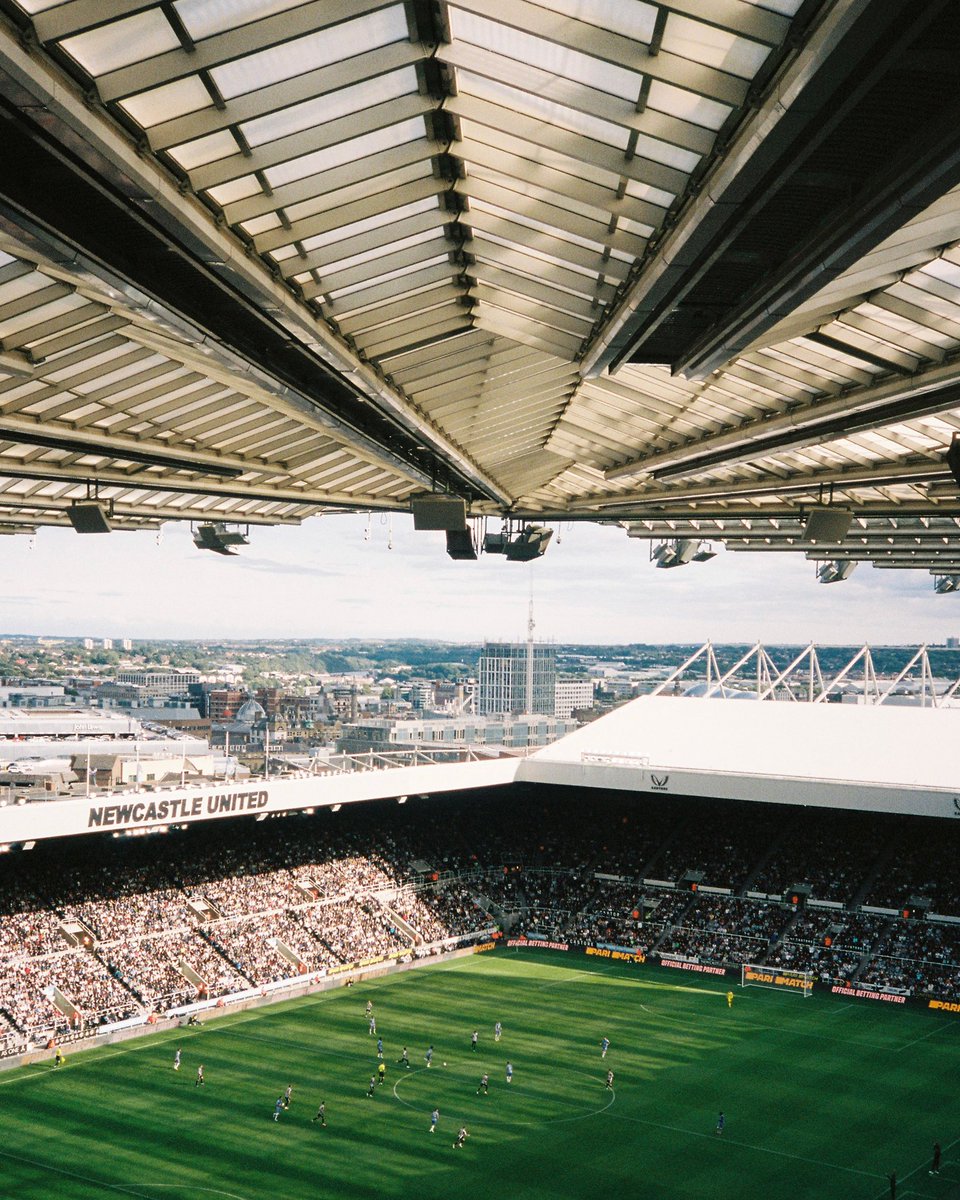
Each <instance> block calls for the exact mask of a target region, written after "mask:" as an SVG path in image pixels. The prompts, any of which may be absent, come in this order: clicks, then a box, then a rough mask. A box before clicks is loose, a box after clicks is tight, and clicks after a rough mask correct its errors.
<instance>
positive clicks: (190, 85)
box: [120, 75, 213, 129]
mask: <svg viewBox="0 0 960 1200" xmlns="http://www.w3.org/2000/svg"><path fill="white" fill-rule="evenodd" d="M120 107H121V108H122V109H123V110H124V111H125V112H128V113H129V114H130V116H131V117H133V119H134V120H135V121H136V122H137V124H138V125H140V126H141V127H142V128H144V129H149V128H150V127H151V126H152V125H159V124H160V122H161V121H170V120H172V119H173V118H174V117H182V116H185V115H186V114H187V113H192V112H199V111H200V110H201V109H203V108H212V107H213V99H212V98H211V96H210V93H209V92H208V91H207V89H206V88H205V87H204V86H203V83H202V81H201V80H200V79H199V78H198V77H197V76H196V75H188V76H187V77H186V79H175V80H174V81H173V83H166V84H164V85H163V87H158V88H153V89H151V90H150V91H149V92H141V93H140V94H139V95H137V96H128V97H127V98H126V99H125V100H122V101H121V102H120Z"/></svg>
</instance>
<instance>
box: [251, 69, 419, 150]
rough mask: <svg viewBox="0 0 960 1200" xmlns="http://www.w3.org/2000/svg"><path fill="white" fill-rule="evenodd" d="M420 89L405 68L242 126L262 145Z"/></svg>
mask: <svg viewBox="0 0 960 1200" xmlns="http://www.w3.org/2000/svg"><path fill="white" fill-rule="evenodd" d="M416 90H417V75H416V72H415V71H414V70H413V68H412V67H410V68H407V69H406V70H402V71H392V72H390V74H389V75H380V76H378V77H377V78H376V79H367V80H364V82H363V83H358V84H355V85H354V86H353V87H346V88H341V89H340V90H339V91H336V92H329V93H327V94H326V95H324V96H318V97H317V99H316V100H308V101H307V102H306V103H304V104H297V105H294V106H293V107H292V108H285V109H282V110H281V111H280V112H276V113H269V114H268V115H267V116H265V117H259V118H257V119H256V120H253V121H247V122H246V123H245V124H244V125H243V126H242V127H241V128H242V129H243V135H244V137H245V138H246V139H247V142H248V143H249V144H250V145H251V146H260V145H263V144H264V143H265V142H272V141H276V140H277V139H278V138H282V137H287V136H288V135H289V134H291V133H299V132H300V131H301V130H302V129H312V128H314V127H316V126H318V125H323V124H325V123H327V122H329V121H335V120H336V119H337V118H338V117H344V116H348V115H350V114H352V113H356V112H360V111H362V110H363V109H365V108H370V107H372V106H373V105H374V104H386V103H387V102H388V101H390V100H396V99H397V98H398V97H399V96H404V95H409V94H410V93H412V92H416Z"/></svg>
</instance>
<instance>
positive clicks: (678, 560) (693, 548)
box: [653, 538, 713, 568]
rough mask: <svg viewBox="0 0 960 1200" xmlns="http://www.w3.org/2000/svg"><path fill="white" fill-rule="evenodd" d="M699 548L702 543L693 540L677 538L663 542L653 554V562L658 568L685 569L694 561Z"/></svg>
mask: <svg viewBox="0 0 960 1200" xmlns="http://www.w3.org/2000/svg"><path fill="white" fill-rule="evenodd" d="M699 546H700V543H699V542H695V541H693V540H692V539H691V538H677V539H675V540H674V541H671V542H661V544H660V545H659V546H657V547H656V549H655V550H654V552H653V560H654V562H655V563H656V564H657V566H658V567H663V568H666V567H683V566H686V564H687V563H689V562H693V561H694V559H695V558H696V555H697V550H698V547H699ZM712 557H713V555H712V554H708V555H707V558H712ZM699 561H701V562H702V561H703V560H702V559H701V560H699Z"/></svg>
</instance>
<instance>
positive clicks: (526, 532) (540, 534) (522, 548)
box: [504, 525, 553, 562]
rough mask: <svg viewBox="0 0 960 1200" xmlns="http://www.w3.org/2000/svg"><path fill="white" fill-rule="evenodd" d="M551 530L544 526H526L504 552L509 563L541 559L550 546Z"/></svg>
mask: <svg viewBox="0 0 960 1200" xmlns="http://www.w3.org/2000/svg"><path fill="white" fill-rule="evenodd" d="M552 537H553V530H552V529H549V528H547V526H546V525H526V526H524V528H523V529H522V530H521V531H520V532H519V533H518V534H517V536H516V537H515V538H514V539H513V541H511V542H508V543H507V548H506V550H504V554H506V556H507V559H508V561H509V562H531V561H532V560H533V559H535V558H542V557H543V556H544V554H546V552H547V547H548V546H549V545H550V539H551V538H552Z"/></svg>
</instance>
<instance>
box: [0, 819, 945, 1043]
mask: <svg viewBox="0 0 960 1200" xmlns="http://www.w3.org/2000/svg"><path fill="white" fill-rule="evenodd" d="M345 818H347V819H345ZM867 818H869V819H867ZM935 825H936V827H934V826H935ZM195 828H196V827H195ZM898 847H901V848H902V853H900V852H898ZM958 849H960V833H958V832H957V831H956V830H954V829H953V828H950V829H948V830H946V831H944V830H943V829H942V827H941V826H940V825H939V824H938V823H933V822H929V821H927V822H924V821H922V820H920V819H916V820H914V821H913V822H912V823H911V822H908V821H904V820H903V819H896V818H884V819H882V820H878V819H877V818H876V815H875V814H872V815H871V814H866V815H865V814H856V813H838V812H835V811H826V812H812V813H811V812H809V811H800V810H793V809H791V810H784V809H780V808H778V807H776V806H770V807H767V806H754V807H753V808H744V807H743V806H739V807H738V806H731V805H720V804H714V805H712V804H710V803H709V802H706V801H690V802H684V801H671V803H670V804H669V805H664V804H663V802H662V800H661V799H660V798H656V797H653V798H648V802H641V801H639V800H638V798H636V797H631V798H629V800H624V799H623V798H622V797H614V796H611V797H603V796H601V797H599V798H596V800H595V803H593V804H592V805H591V806H590V807H589V808H585V807H583V806H582V804H580V803H578V802H577V800H570V799H569V797H566V796H565V798H564V799H563V800H557V801H556V802H550V801H545V800H543V799H542V797H539V798H536V799H532V800H531V802H530V804H529V805H528V806H526V807H525V806H522V805H518V804H517V802H516V801H515V800H514V801H512V802H510V803H505V802H503V801H502V800H500V799H497V798H496V797H489V798H486V799H484V798H480V799H478V798H473V799H472V800H471V801H470V802H464V803H462V804H458V802H457V801H455V800H449V801H444V802H436V801H432V802H429V803H426V804H424V805H422V806H417V805H416V804H412V805H407V806H405V807H404V808H403V809H398V807H397V806H396V805H390V806H386V805H383V806H374V805H371V806H357V810H356V811H355V812H351V813H350V814H349V817H347V814H340V815H339V817H336V818H335V817H333V816H332V815H331V814H330V813H323V814H322V815H319V814H318V816H317V818H316V819H315V820H314V819H308V818H305V817H297V818H291V819H289V820H288V821H282V822H276V821H275V822H269V823H265V824H260V825H257V826H255V827H254V826H252V825H251V824H249V823H247V824H240V823H237V824H225V825H223V826H221V827H220V828H218V829H211V828H209V827H208V828H206V829H204V828H203V827H202V826H201V827H199V832H196V833H195V832H194V829H191V831H190V835H189V836H188V835H187V834H186V833H180V834H172V835H170V836H169V837H168V838H162V839H159V838H158V839H130V840H123V839H121V840H120V841H119V842H117V841H114V840H108V839H98V838H91V839H88V840H87V841H86V842H85V843H84V847H83V852H82V853H78V854H72V853H71V852H70V847H69V846H68V847H66V848H65V847H64V846H63V845H62V844H60V845H58V846H51V847H50V848H43V847H41V848H38V850H36V851H35V852H34V853H33V854H31V855H29V856H28V855H17V856H13V855H11V856H7V857H6V862H5V863H4V864H3V865H4V867H5V870H4V873H3V875H2V877H0V1053H2V1052H3V1047H4V1046H11V1045H14V1044H20V1043H22V1041H23V1040H24V1039H25V1038H28V1039H29V1040H31V1041H33V1042H34V1043H35V1042H36V1041H37V1040H38V1038H40V1037H43V1036H64V1035H67V1034H69V1033H71V1032H76V1030H77V1027H78V1022H79V1026H80V1028H81V1029H89V1028H90V1027H95V1026H97V1025H99V1024H103V1023H105V1022H108V1021H115V1020H122V1019H124V1018H125V1017H130V1016H137V1015H141V1016H142V1015H144V1014H147V1013H149V1012H163V1011H166V1010H167V1009H169V1008H175V1007H177V1006H178V1005H183V1004H188V1003H190V1002H191V1001H193V1000H195V999H197V998H209V999H213V998H215V997H219V996H225V995H229V994H232V993H235V992H237V991H241V990H244V989H246V988H251V987H254V988H256V987H263V986H265V985H267V984H273V983H276V982H278V981H281V980H284V979H289V978H291V977H295V976H297V975H298V974H305V973H324V972H327V971H330V970H332V969H339V968H342V967H344V966H346V965H349V964H352V963H357V962H360V961H362V960H367V959H371V958H374V957H376V956H384V955H394V956H401V955H404V954H407V953H412V954H420V953H423V952H424V951H425V949H426V948H429V946H430V945H432V944H435V943H441V942H443V941H445V940H448V939H450V938H456V937H465V936H473V935H478V934H479V933H480V932H481V931H483V930H485V929H488V928H489V927H490V925H491V923H492V922H493V921H496V922H497V923H499V924H500V925H501V926H502V927H503V928H504V930H505V931H507V932H511V933H525V932H526V933H530V934H539V935H541V936H547V937H550V938H551V939H554V938H556V939H563V940H566V941H574V942H589V943H605V944H609V945H614V946H623V947H631V948H636V949H638V950H641V951H643V952H644V953H648V954H649V953H661V954H670V955H680V956H683V957H687V958H696V959H699V960H701V961H703V962H710V963H727V964H736V963H739V962H745V961H750V962H757V963H762V962H767V963H769V964H771V965H776V966H781V967H788V968H792V969H799V970H810V971H814V972H816V973H817V974H818V975H819V976H820V977H821V978H822V979H824V980H845V981H850V980H857V981H859V982H862V983H864V984H867V985H870V986H874V987H885V988H888V989H898V990H904V991H909V992H913V993H918V994H922V995H941V996H950V997H954V998H956V997H957V996H958V994H960V933H958V932H955V930H956V929H957V928H958V927H957V926H952V925H949V924H943V923H937V922H934V921H928V920H923V919H916V918H913V917H910V918H909V919H904V917H903V915H902V913H901V912H900V910H899V905H901V904H902V903H903V902H904V895H905V893H906V894H908V895H910V896H926V897H927V898H928V899H929V900H930V902H931V904H933V903H935V904H936V905H937V907H938V908H939V909H940V910H941V911H944V912H946V913H948V914H949V913H951V912H952V913H956V912H957V910H958V909H960V878H958V875H960V866H958V862H957V859H958V858H960V854H958ZM924 863H926V864H927V866H926V867H924V865H923V864H924ZM11 864H12V866H11ZM685 872H695V873H697V874H702V876H703V882H704V883H707V884H712V885H714V886H717V887H723V888H726V889H730V891H731V893H732V894H730V895H716V894H712V893H708V892H703V891H700V892H696V891H691V890H690V889H689V888H687V887H686V886H677V887H665V886H659V885H657V886H654V885H651V884H645V883H644V879H647V878H649V879H663V880H674V879H675V880H677V881H680V880H681V879H682V877H683V876H684V873H685ZM925 872H926V873H925ZM688 879H689V876H688ZM801 882H808V883H809V884H810V885H811V886H812V888H813V898H814V900H816V899H817V898H821V899H834V900H836V901H839V902H840V904H839V907H836V908H830V909H821V908H817V907H815V906H808V907H802V904H801V905H800V907H799V908H798V907H797V906H795V905H793V904H791V903H790V901H789V897H788V896H785V897H784V899H782V900H781V901H780V902H776V903H774V902H770V901H764V900H760V899H756V898H754V899H751V898H750V897H748V896H747V895H745V894H740V895H738V894H737V893H738V891H739V892H742V890H743V888H745V887H749V888H750V890H751V891H757V892H761V893H770V894H773V895H781V896H783V895H784V892H785V890H787V889H790V888H792V887H793V886H794V885H796V884H799V883H801ZM951 889H952V890H951ZM893 897H897V904H896V905H894V904H890V905H884V906H883V907H884V908H889V909H890V910H891V911H887V912H883V913H867V912H863V911H861V910H859V909H856V910H854V909H853V908H848V907H847V905H849V903H850V901H851V900H852V899H854V898H856V899H857V902H858V904H859V903H860V902H862V901H863V900H864V899H865V898H869V900H870V901H872V902H875V901H876V900H878V899H887V900H890V899H892V898H893ZM85 931H89V932H90V934H91V935H92V936H91V939H90V944H88V945H78V944H77V938H78V936H79V937H81V938H82V937H83V936H85Z"/></svg>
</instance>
